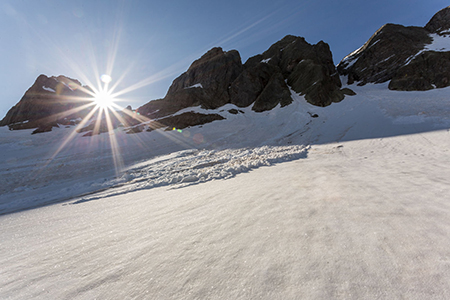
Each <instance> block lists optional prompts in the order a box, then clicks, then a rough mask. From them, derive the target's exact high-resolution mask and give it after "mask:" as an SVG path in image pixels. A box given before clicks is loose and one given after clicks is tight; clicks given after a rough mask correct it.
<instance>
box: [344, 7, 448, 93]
mask: <svg viewBox="0 0 450 300" xmlns="http://www.w3.org/2000/svg"><path fill="white" fill-rule="evenodd" d="M443 44H448V47H447V46H442V45H443ZM449 51H450V6H449V7H447V8H444V9H442V10H441V11H439V12H438V13H437V14H435V15H434V16H433V17H432V18H431V20H430V21H429V22H428V24H427V25H426V26H425V27H415V26H409V27H405V26H402V25H396V24H386V25H384V26H382V27H381V28H380V29H379V30H378V31H377V32H375V34H374V35H373V36H372V37H371V38H370V39H369V40H368V41H367V42H366V43H365V44H364V45H363V46H362V47H361V48H360V49H358V50H356V51H355V52H353V53H351V54H350V55H348V56H347V57H345V58H344V59H343V60H342V61H341V62H340V63H339V65H338V66H337V69H338V71H339V73H340V74H341V75H347V76H348V83H349V84H353V83H354V82H358V85H364V84H366V83H382V82H387V81H390V83H389V88H390V89H391V90H405V91H413V90H419V91H423V90H429V89H433V88H442V87H447V86H449V85H450V68H449V67H450V60H449V58H450V55H449V53H450V52H449Z"/></svg>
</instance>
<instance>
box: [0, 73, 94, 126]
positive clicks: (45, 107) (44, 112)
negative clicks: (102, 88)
mask: <svg viewBox="0 0 450 300" xmlns="http://www.w3.org/2000/svg"><path fill="white" fill-rule="evenodd" d="M87 89H89V88H88V87H83V86H82V85H81V83H80V82H79V81H78V80H75V79H71V78H68V77H65V76H58V77H47V76H45V75H40V76H39V77H38V78H37V79H36V81H35V83H34V84H33V85H32V86H31V87H30V88H29V89H28V90H27V91H26V93H25V94H24V96H23V97H22V99H21V100H20V101H19V103H17V104H16V105H15V106H14V107H12V108H11V109H10V110H9V111H8V113H7V114H6V116H5V117H4V118H3V120H1V121H0V126H6V125H8V126H9V128H10V129H12V130H14V129H28V128H37V130H36V131H35V133H39V132H45V131H50V130H51V128H52V127H55V126H58V125H57V124H63V125H73V124H74V122H75V121H74V119H77V118H83V117H85V116H86V115H87V114H88V113H89V109H82V108H80V107H81V106H83V105H85V104H86V101H88V100H86V101H83V100H81V99H87V98H92V96H89V95H88V94H87V93H86V92H85V91H86V90H87ZM83 90H84V91H83Z"/></svg>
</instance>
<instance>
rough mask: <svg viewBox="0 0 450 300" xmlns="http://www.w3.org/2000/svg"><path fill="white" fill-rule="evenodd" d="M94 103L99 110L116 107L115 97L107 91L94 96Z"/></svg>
mask: <svg viewBox="0 0 450 300" xmlns="http://www.w3.org/2000/svg"><path fill="white" fill-rule="evenodd" d="M94 103H95V105H97V106H98V107H99V108H103V109H106V108H111V107H112V106H113V105H114V97H113V96H112V95H111V94H110V93H109V92H107V91H99V92H98V93H96V94H95V96H94Z"/></svg>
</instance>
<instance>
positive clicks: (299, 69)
mask: <svg viewBox="0 0 450 300" xmlns="http://www.w3.org/2000/svg"><path fill="white" fill-rule="evenodd" d="M261 62H266V63H267V64H269V65H270V66H274V67H277V68H278V69H279V70H281V74H282V76H283V79H285V80H286V81H287V84H288V85H290V86H291V87H292V89H293V90H294V91H295V92H297V93H301V94H303V95H305V99H306V100H307V101H308V102H310V103H311V104H314V105H317V106H327V105H330V104H331V103H332V102H339V101H341V100H342V99H344V94H343V93H342V92H341V91H340V88H341V81H340V79H339V74H338V73H337V70H336V67H335V65H334V63H333V56H332V54H331V51H330V48H329V46H328V44H326V43H324V42H322V41H321V42H319V43H317V44H316V45H311V44H309V43H308V42H306V41H305V39H304V38H302V37H296V36H292V35H288V36H286V37H284V38H283V39H282V40H280V41H279V42H277V43H275V44H274V45H272V46H271V47H270V48H269V49H268V50H267V51H265V52H264V53H263V54H260V55H257V56H254V57H251V58H250V59H249V60H248V61H247V62H246V63H245V66H246V68H252V67H254V66H256V65H257V64H259V63H261ZM284 103H286V102H284Z"/></svg>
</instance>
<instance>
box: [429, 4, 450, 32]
mask: <svg viewBox="0 0 450 300" xmlns="http://www.w3.org/2000/svg"><path fill="white" fill-rule="evenodd" d="M425 29H426V30H428V31H429V32H432V33H437V34H444V33H450V32H449V29H450V6H448V7H446V8H444V9H442V10H440V11H439V12H437V13H436V14H435V15H434V16H433V17H432V18H431V20H430V21H429V22H428V24H427V25H425Z"/></svg>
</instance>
